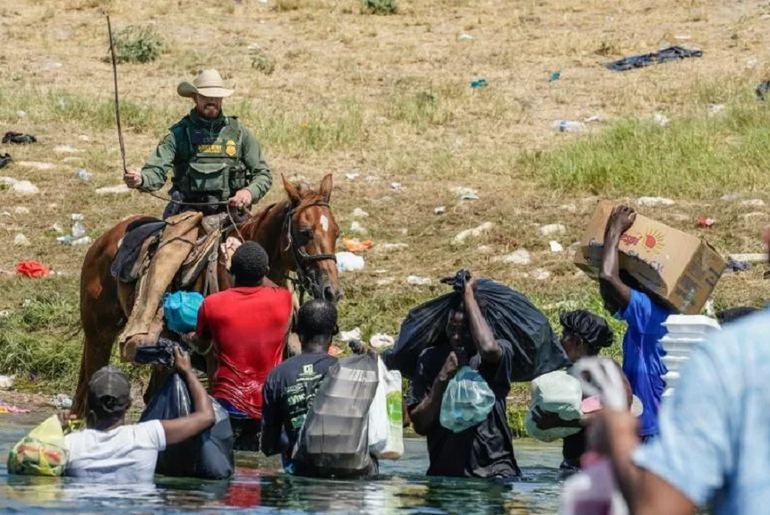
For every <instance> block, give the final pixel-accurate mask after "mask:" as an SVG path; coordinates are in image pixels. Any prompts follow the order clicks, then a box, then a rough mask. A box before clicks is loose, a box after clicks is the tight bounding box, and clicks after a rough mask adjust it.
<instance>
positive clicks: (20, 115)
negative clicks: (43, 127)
mask: <svg viewBox="0 0 770 515" xmlns="http://www.w3.org/2000/svg"><path fill="white" fill-rule="evenodd" d="M16 116H18V117H19V118H26V116H27V113H26V111H16Z"/></svg>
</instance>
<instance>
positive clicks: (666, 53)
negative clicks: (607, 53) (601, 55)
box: [604, 46, 703, 72]
mask: <svg viewBox="0 0 770 515" xmlns="http://www.w3.org/2000/svg"><path fill="white" fill-rule="evenodd" d="M701 56H703V51H702V50H695V49H689V48H684V47H680V46H671V47H668V48H664V49H662V50H660V51H659V52H653V53H650V54H640V55H632V56H629V57H624V58H623V59H620V60H619V61H615V62H612V63H606V64H605V65H604V66H606V67H607V69H609V70H612V71H615V72H624V71H628V70H633V69H634V68H644V67H645V66H650V65H653V64H661V63H665V62H667V61H679V60H681V59H684V58H686V57H701Z"/></svg>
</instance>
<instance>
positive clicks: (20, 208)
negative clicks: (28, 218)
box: [13, 206, 30, 215]
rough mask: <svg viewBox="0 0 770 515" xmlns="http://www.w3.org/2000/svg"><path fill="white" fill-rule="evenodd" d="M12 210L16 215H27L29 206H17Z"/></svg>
mask: <svg viewBox="0 0 770 515" xmlns="http://www.w3.org/2000/svg"><path fill="white" fill-rule="evenodd" d="M13 212H14V214H17V215H28V214H29V213H30V211H29V208H28V207H24V206H18V207H17V208H15V209H14V210H13Z"/></svg>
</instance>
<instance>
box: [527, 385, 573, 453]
mask: <svg viewBox="0 0 770 515" xmlns="http://www.w3.org/2000/svg"><path fill="white" fill-rule="evenodd" d="M582 399H583V389H582V388H581V386H580V381H578V380H577V379H576V378H574V377H572V376H570V375H569V374H568V373H567V372H566V371H564V370H557V371H555V372H551V373H550V374H544V375H542V376H540V377H538V378H537V379H535V380H534V381H532V401H531V405H530V409H529V413H527V419H526V421H525V427H526V429H527V433H529V435H530V436H532V437H533V438H537V439H538V440H542V441H544V442H552V441H554V440H558V439H560V438H565V437H567V436H570V435H574V434H576V433H578V432H580V428H579V427H555V428H552V429H546V430H543V429H540V428H539V427H537V424H535V421H534V420H533V419H532V413H533V412H534V411H535V409H537V408H540V409H541V410H542V411H549V412H552V413H558V414H559V417H560V418H562V419H563V420H576V419H579V418H580V416H581V415H582V412H581V411H580V402H581V401H582Z"/></svg>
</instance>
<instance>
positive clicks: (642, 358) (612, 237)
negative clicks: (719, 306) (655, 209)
mask: <svg viewBox="0 0 770 515" xmlns="http://www.w3.org/2000/svg"><path fill="white" fill-rule="evenodd" d="M634 220H636V212H634V210H633V209H630V208H628V207H625V206H619V207H616V208H615V209H613V210H612V214H611V215H610V218H609V219H608V220H607V227H606V228H605V231H604V251H603V254H602V267H601V270H600V273H599V291H600V292H601V295H602V299H603V300H604V306H605V308H606V309H607V310H608V311H610V312H611V313H613V314H614V315H615V316H616V317H618V318H620V319H622V320H625V321H626V323H627V324H628V329H627V330H626V335H625V336H624V337H623V372H624V373H625V374H626V377H628V381H629V383H631V390H632V391H633V393H634V395H636V396H637V397H639V399H640V400H641V401H642V404H643V405H644V412H643V413H642V416H641V420H640V426H639V434H640V435H641V437H642V440H643V441H646V440H648V439H651V438H652V437H654V436H655V435H657V434H658V410H659V408H660V399H661V397H662V395H663V390H664V388H665V383H664V382H663V379H662V376H663V375H665V374H666V372H667V370H666V365H665V364H664V363H663V361H662V360H661V358H662V357H663V356H664V355H665V352H664V351H663V347H662V346H661V345H660V343H659V341H660V339H661V338H663V336H664V335H665V334H666V328H665V327H664V326H663V325H662V324H663V322H665V321H666V318H668V316H669V315H670V314H672V310H670V309H668V308H666V307H664V306H662V305H660V304H657V303H656V302H655V301H653V300H652V299H651V298H650V297H649V296H648V295H647V294H645V293H643V292H642V291H641V290H640V288H639V287H638V286H636V281H635V280H634V279H633V278H632V277H631V276H630V275H628V274H626V273H625V272H623V273H622V275H621V272H620V266H619V257H618V245H619V244H620V237H621V236H622V235H623V233H624V232H626V231H627V230H628V229H630V228H631V226H632V225H633V223H634Z"/></svg>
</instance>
